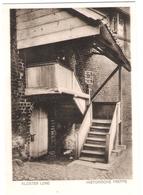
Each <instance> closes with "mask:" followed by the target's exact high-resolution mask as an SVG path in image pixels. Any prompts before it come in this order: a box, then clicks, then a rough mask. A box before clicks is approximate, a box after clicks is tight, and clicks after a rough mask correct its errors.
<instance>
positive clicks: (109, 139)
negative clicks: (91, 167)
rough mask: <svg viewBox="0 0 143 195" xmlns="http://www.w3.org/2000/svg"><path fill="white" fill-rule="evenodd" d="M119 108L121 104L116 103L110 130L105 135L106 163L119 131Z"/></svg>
mask: <svg viewBox="0 0 143 195" xmlns="http://www.w3.org/2000/svg"><path fill="white" fill-rule="evenodd" d="M120 106H121V104H120V102H118V103H117V104H116V107H115V110H114V114H113V118H112V122H111V126H110V129H109V133H108V134H107V135H106V150H105V158H106V162H107V163H108V162H109V161H110V157H111V152H112V150H113V148H114V144H115V138H116V135H117V133H118V129H119V123H120V122H121V117H120Z"/></svg>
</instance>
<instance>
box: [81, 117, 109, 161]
mask: <svg viewBox="0 0 143 195" xmlns="http://www.w3.org/2000/svg"><path fill="white" fill-rule="evenodd" d="M111 122H112V121H111V120H109V119H93V120H92V122H91V126H90V129H89V132H88V134H87V137H86V139H85V142H84V144H83V147H82V150H81V153H80V158H79V159H80V160H84V161H90V162H102V163H106V162H107V159H106V154H105V153H106V136H107V134H108V133H109V129H110V126H111Z"/></svg>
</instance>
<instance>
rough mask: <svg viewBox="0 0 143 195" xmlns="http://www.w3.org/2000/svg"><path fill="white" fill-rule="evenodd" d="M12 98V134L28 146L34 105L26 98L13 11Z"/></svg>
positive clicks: (23, 67) (13, 12)
mask: <svg viewBox="0 0 143 195" xmlns="http://www.w3.org/2000/svg"><path fill="white" fill-rule="evenodd" d="M10 14H11V97H12V134H13V136H14V137H15V136H22V137H23V138H24V142H25V144H28V142H29V139H30V136H29V127H30V117H31V112H32V108H33V104H32V103H31V102H30V101H29V100H28V99H27V98H26V97H25V95H24V91H25V64H24V62H23V60H22V59H20V57H19V53H18V50H17V45H16V29H15V11H14V10H11V12H10Z"/></svg>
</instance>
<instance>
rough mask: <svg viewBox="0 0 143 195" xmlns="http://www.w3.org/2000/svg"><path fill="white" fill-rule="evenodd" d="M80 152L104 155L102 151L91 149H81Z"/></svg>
mask: <svg viewBox="0 0 143 195" xmlns="http://www.w3.org/2000/svg"><path fill="white" fill-rule="evenodd" d="M81 153H82V154H83V153H84V154H94V155H105V152H104V151H93V150H82V151H81Z"/></svg>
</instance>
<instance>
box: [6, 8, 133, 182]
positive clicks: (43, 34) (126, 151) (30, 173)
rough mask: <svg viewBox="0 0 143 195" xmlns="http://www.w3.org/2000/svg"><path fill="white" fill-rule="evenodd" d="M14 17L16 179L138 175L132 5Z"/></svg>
mask: <svg viewBox="0 0 143 195" xmlns="http://www.w3.org/2000/svg"><path fill="white" fill-rule="evenodd" d="M9 17H10V52H11V135H12V136H11V140H12V142H11V143H12V146H11V148H12V150H11V152H12V178H13V181H41V180H48V181H49V180H101V179H102V180H103V179H104V180H106V179H108V180H112V179H132V114H131V113H132V102H131V99H132V98H131V73H132V71H131V69H132V64H131V49H130V44H131V35H130V34H131V33H130V31H131V29H130V23H131V21H130V18H131V9H130V6H126V7H124V6H118V7H113V6H112V7H110V6H109V7H105V6H104V7H103V6H101V7H99V6H97V7H81V8H80V7H69V8H61V7H59V8H32V9H30V8H21V9H18V8H15V9H10V14H9Z"/></svg>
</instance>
